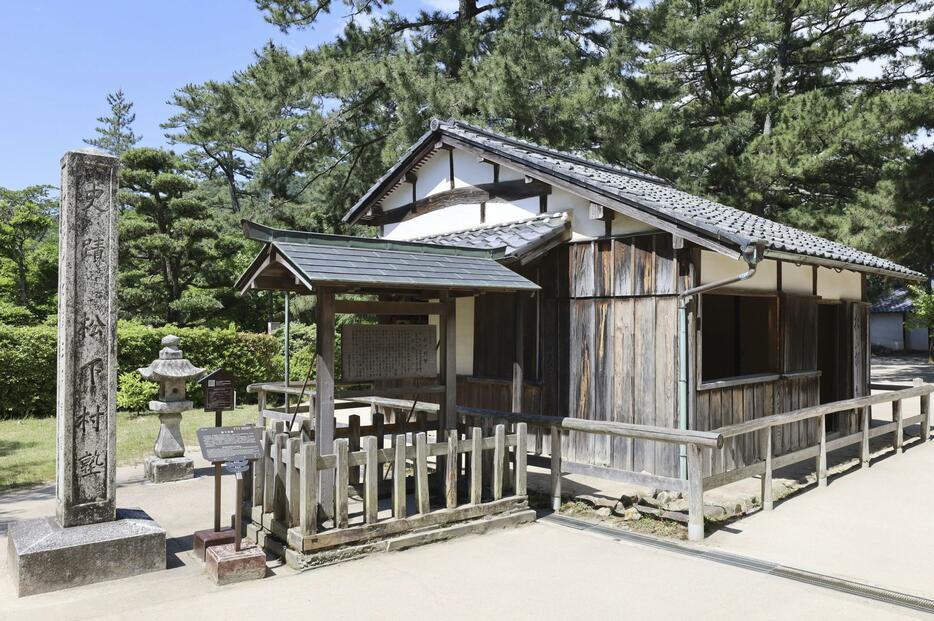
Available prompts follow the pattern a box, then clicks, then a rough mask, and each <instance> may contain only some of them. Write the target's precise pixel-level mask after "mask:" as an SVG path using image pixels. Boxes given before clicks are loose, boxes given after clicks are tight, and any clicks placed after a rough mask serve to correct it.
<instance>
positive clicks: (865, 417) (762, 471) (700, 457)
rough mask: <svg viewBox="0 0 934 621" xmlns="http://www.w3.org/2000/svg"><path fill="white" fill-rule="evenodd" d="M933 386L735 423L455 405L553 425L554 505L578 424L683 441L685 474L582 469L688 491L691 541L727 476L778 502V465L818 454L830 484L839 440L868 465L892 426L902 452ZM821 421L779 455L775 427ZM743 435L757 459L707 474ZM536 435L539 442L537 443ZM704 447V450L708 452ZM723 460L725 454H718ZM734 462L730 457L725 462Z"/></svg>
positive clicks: (925, 432) (766, 504) (925, 417)
mask: <svg viewBox="0 0 934 621" xmlns="http://www.w3.org/2000/svg"><path fill="white" fill-rule="evenodd" d="M932 392H934V385H931V384H920V383H918V384H916V385H915V386H913V387H910V388H907V389H904V390H897V391H895V392H889V393H885V394H876V395H871V396H868V397H858V398H855V399H847V400H844V401H836V402H833V403H825V404H823V405H818V406H812V407H807V408H802V409H798V410H794V411H791V412H785V413H782V414H775V415H772V416H766V417H763V418H758V419H754V420H750V421H746V422H743V423H738V424H735V425H728V426H725V427H720V428H718V429H714V430H713V431H682V430H677V429H669V428H666V427H650V426H647V425H631V424H624V423H612V422H595V421H585V420H580V419H575V418H554V417H549V416H538V415H533V414H517V413H510V414H507V413H504V412H494V411H488V410H479V409H477V408H464V407H460V408H458V413H460V414H462V415H466V416H473V417H477V416H479V417H488V418H491V419H493V420H508V421H512V422H524V423H526V424H528V425H529V426H531V427H533V428H534V427H541V428H544V429H547V430H548V433H549V434H550V437H551V442H550V449H551V456H550V468H551V497H552V504H553V507H554V509H555V510H557V508H558V506H559V505H560V503H561V476H562V474H563V473H565V472H566V471H567V469H566V468H565V466H564V464H563V463H562V458H561V444H562V443H561V434H562V432H570V431H573V432H576V433H578V434H580V433H587V434H598V435H608V436H617V437H625V438H633V439H642V440H653V441H656V442H663V443H668V444H674V445H683V446H685V447H686V452H687V475H688V476H687V480H684V479H678V478H673V477H665V476H658V475H653V474H649V473H645V472H620V471H618V470H612V469H601V468H597V467H590V469H589V470H588V471H586V472H583V473H584V474H588V475H590V476H595V477H599V476H601V470H606V471H607V474H609V475H610V476H609V477H608V478H612V479H614V480H623V481H627V482H630V483H633V484H638V485H643V486H646V487H654V488H659V489H666V490H671V491H677V492H682V493H684V494H685V495H686V496H687V499H688V538H689V539H690V540H691V541H700V540H703V538H704V502H703V497H704V492H705V491H709V490H711V489H715V488H717V487H721V486H723V485H727V484H729V483H732V482H735V481H739V480H742V479H745V478H749V477H753V476H761V477H762V483H761V487H762V506H763V509H765V510H771V509H772V508H773V505H774V503H773V499H772V475H773V472H774V471H775V469H776V468H781V467H783V466H788V465H791V464H795V463H799V462H802V461H805V460H808V459H812V458H814V459H816V471H817V479H818V485H819V486H820V487H824V486H826V485H827V453H828V452H829V451H833V450H836V449H839V448H843V447H846V446H849V445H852V444H856V443H859V444H860V446H861V449H860V456H861V461H862V465H863V467H868V466H869V457H870V453H869V440H870V439H872V438H875V437H878V436H881V435H884V434H889V433H891V434H892V445H893V447H894V448H895V451H896V452H897V453H901V452H902V447H903V445H904V438H905V433H904V430H905V427H906V426H908V425H913V424H915V423H919V424H920V427H921V441H922V442H925V441H927V440H928V439H929V437H930V395H931V393H932ZM915 397H918V398H920V401H921V403H920V414H918V415H916V416H911V417H904V416H902V401H903V400H905V399H911V398H915ZM881 403H892V411H893V418H894V420H893V421H892V422H890V423H883V424H880V425H877V426H872V425H871V420H872V413H871V406H873V405H877V404H881ZM854 410H855V411H858V412H860V416H861V422H862V428H861V430H860V431H859V432H858V433H854V434H849V435H846V436H841V437H837V438H834V439H832V440H828V439H827V433H826V420H825V419H826V417H827V416H828V415H830V414H835V413H838V412H848V411H854ZM812 420H813V421H816V427H817V430H818V433H817V444H816V445H814V446H809V447H806V448H802V449H798V450H795V451H793V452H790V453H786V454H784V455H779V456H775V446H774V445H773V437H774V435H775V434H774V431H775V429H776V428H782V427H784V428H786V429H787V428H788V427H787V426H788V425H792V424H794V423H799V422H802V421H812ZM743 436H752V437H751V438H745V440H746V441H748V442H752V441H753V440H756V439H758V442H760V450H759V454H760V455H762V457H761V458H760V459H759V461H756V462H754V463H751V464H749V465H746V466H742V467H734V468H732V469H730V470H728V471H725V472H721V473H718V474H714V475H711V476H707V477H705V476H704V463H705V462H707V461H709V460H710V459H712V456H713V454H715V453H718V452H721V451H723V450H725V449H726V448H728V447H729V446H731V445H732V446H735V445H736V443H735V442H732V441H730V442H728V440H731V439H738V438H742V437H743ZM537 446H538V443H537V442H536V447H537ZM705 452H706V453H707V454H706V455H705ZM721 463H724V460H722V459H721ZM726 463H729V462H726Z"/></svg>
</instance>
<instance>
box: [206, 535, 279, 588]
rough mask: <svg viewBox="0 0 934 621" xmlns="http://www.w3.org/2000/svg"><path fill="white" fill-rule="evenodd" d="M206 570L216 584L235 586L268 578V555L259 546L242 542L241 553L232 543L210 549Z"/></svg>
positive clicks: (207, 555) (207, 554)
mask: <svg viewBox="0 0 934 621" xmlns="http://www.w3.org/2000/svg"><path fill="white" fill-rule="evenodd" d="M204 570H205V571H206V572H207V573H208V575H209V576H210V577H211V579H212V580H213V581H214V583H215V584H218V585H224V584H233V583H235V582H244V581H246V580H258V579H259V578H263V577H265V576H266V553H265V552H263V551H262V549H260V548H259V546H257V545H255V544H252V543H249V542H247V541H243V542H242V546H241V548H240V550H239V551H237V550H234V546H233V544H232V543H230V544H224V545H219V546H212V547H210V548H208V551H207V553H206V554H205V556H204Z"/></svg>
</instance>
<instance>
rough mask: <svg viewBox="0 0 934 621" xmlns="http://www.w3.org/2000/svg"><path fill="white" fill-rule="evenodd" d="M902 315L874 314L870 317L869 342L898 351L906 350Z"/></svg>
mask: <svg viewBox="0 0 934 621" xmlns="http://www.w3.org/2000/svg"><path fill="white" fill-rule="evenodd" d="M904 338H905V337H904V333H903V332H902V314H901V313H872V314H871V315H870V316H869V342H870V343H871V344H872V345H879V346H880V347H887V348H889V349H894V350H896V351H901V350H903V349H904V348H905V342H904Z"/></svg>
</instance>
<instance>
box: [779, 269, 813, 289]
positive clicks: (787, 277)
mask: <svg viewBox="0 0 934 621" xmlns="http://www.w3.org/2000/svg"><path fill="white" fill-rule="evenodd" d="M782 291H787V292H788V293H803V294H806V295H811V294H812V293H813V292H814V268H813V267H812V266H810V265H795V264H794V263H789V262H787V261H785V262H783V263H782Z"/></svg>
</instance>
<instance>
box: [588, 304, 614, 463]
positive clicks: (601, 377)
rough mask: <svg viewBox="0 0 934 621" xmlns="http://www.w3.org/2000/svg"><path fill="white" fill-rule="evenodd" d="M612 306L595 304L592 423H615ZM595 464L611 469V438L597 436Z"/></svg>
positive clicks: (595, 438)
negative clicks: (596, 421)
mask: <svg viewBox="0 0 934 621" xmlns="http://www.w3.org/2000/svg"><path fill="white" fill-rule="evenodd" d="M614 336H615V329H614V323H613V303H612V300H609V299H599V300H594V333H593V338H594V343H593V385H594V390H593V419H594V420H600V421H611V420H613V419H614V417H615V416H614V414H613V410H614V406H615V400H614V399H613V383H614V382H613V370H614V364H613V363H614V358H613V352H614V349H615V347H614V345H615V344H614V342H613V341H614ZM592 438H593V451H594V454H593V458H594V461H593V463H595V464H597V465H604V466H609V465H610V463H611V457H610V452H611V448H610V445H611V442H610V436H602V435H594V436H592Z"/></svg>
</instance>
